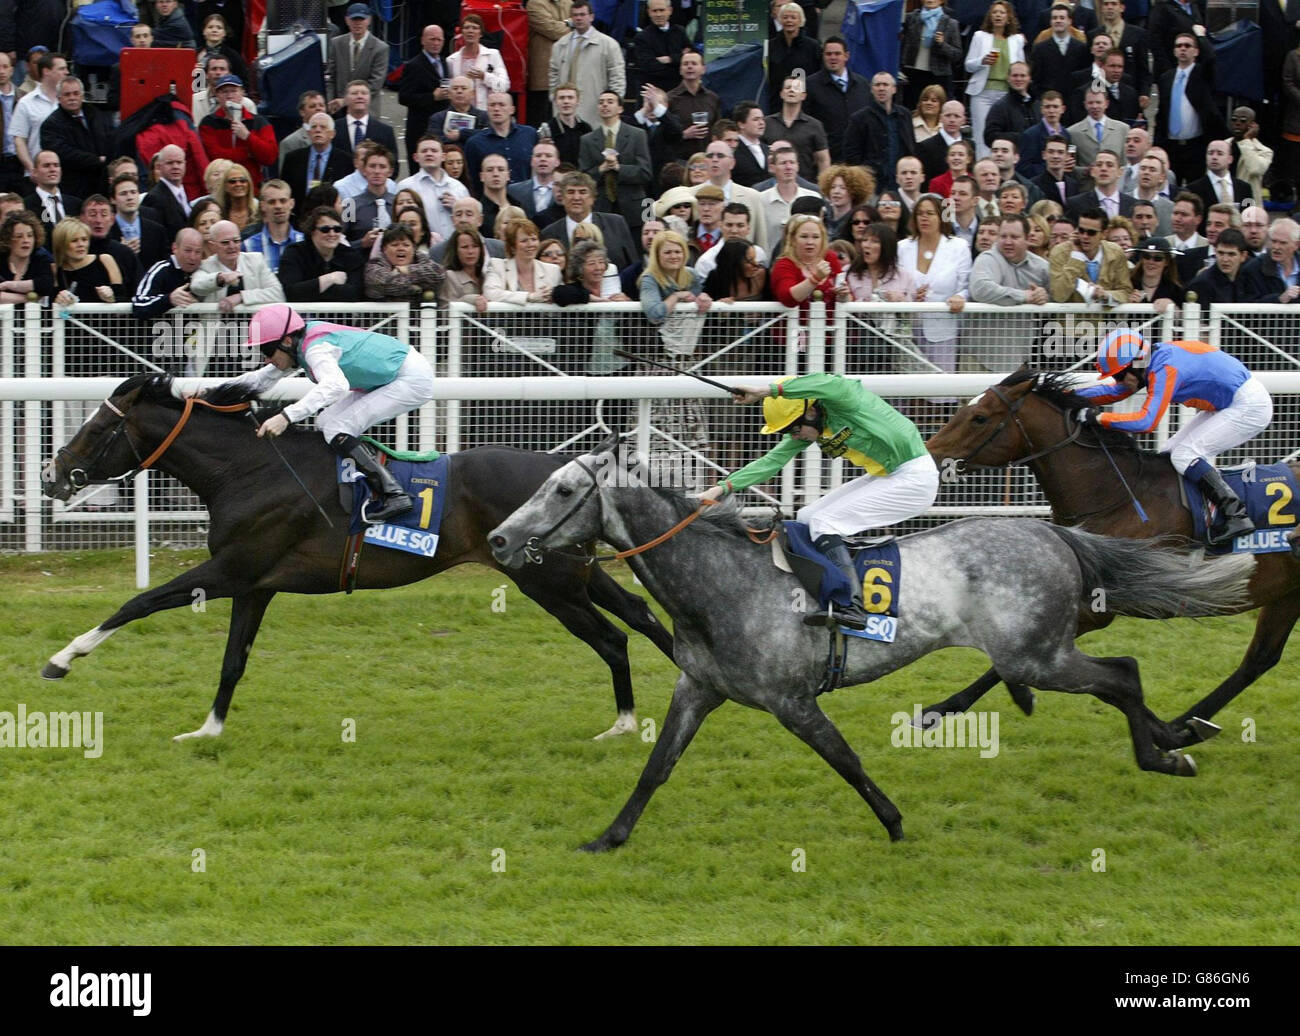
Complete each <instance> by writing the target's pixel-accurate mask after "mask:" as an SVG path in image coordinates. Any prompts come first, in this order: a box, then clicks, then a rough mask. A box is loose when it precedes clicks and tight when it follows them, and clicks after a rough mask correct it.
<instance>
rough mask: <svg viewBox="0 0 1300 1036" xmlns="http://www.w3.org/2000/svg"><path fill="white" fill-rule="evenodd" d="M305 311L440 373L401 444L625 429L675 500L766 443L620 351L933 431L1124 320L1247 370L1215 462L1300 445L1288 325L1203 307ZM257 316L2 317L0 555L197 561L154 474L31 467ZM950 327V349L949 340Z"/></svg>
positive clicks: (1027, 506)
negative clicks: (877, 408) (68, 484)
mask: <svg viewBox="0 0 1300 1036" xmlns="http://www.w3.org/2000/svg"><path fill="white" fill-rule="evenodd" d="M299 310H300V312H302V313H303V314H304V316H306V317H307V318H308V319H312V318H320V319H327V320H331V321H334V322H338V323H346V324H349V325H352V326H363V327H371V328H374V329H375V330H378V331H382V332H384V333H388V334H392V335H394V336H395V337H398V338H400V339H402V340H404V341H408V342H410V343H411V344H412V345H414V346H415V347H416V348H418V349H420V350H421V352H422V353H424V355H426V356H427V357H428V358H429V359H430V361H431V362H432V363H433V364H434V365H435V368H436V370H437V371H438V374H439V379H438V382H437V385H436V391H435V395H434V399H433V400H432V401H431V402H430V403H428V404H427V405H426V406H424V407H422V408H420V410H419V411H417V412H415V413H413V414H411V415H408V416H405V417H403V418H399V419H398V420H396V421H394V422H390V423H389V424H388V425H387V426H384V427H381V428H380V429H378V433H379V437H380V438H381V439H383V440H384V441H386V442H389V443H390V444H392V445H395V446H398V447H399V448H403V449H427V448H439V449H445V450H449V451H450V450H458V449H467V448H472V447H474V446H478V445H486V444H488V443H504V444H507V445H514V446H520V447H523V448H530V449H540V450H553V451H558V452H576V451H580V450H584V449H588V448H590V447H592V446H594V445H595V444H596V443H597V442H599V441H600V440H602V439H603V438H605V436H606V435H608V433H609V432H610V431H619V432H622V433H626V434H627V436H628V446H629V448H628V453H629V456H630V457H635V458H636V459H637V462H638V463H639V464H640V470H641V471H642V472H643V473H644V475H645V476H646V477H649V478H651V479H654V480H656V481H658V482H659V483H660V484H665V485H671V486H676V487H679V488H681V489H683V490H685V491H690V490H694V489H703V488H706V487H707V486H708V485H711V484H713V482H714V481H715V480H716V479H717V478H718V477H720V475H722V474H724V473H726V472H729V471H731V470H734V469H735V468H736V467H739V466H741V465H742V464H744V463H747V462H748V461H749V460H752V459H753V458H754V457H756V456H758V455H759V453H760V452H762V451H763V450H764V449H765V448H766V447H768V446H770V445H771V444H772V442H773V440H772V439H771V438H770V437H763V436H760V435H759V434H758V426H759V424H760V421H759V420H758V417H759V415H758V412H757V408H753V407H737V406H735V405H734V404H732V403H731V402H730V399H729V397H728V395H727V394H726V393H725V392H724V391H722V390H721V389H717V388H712V387H709V386H707V385H704V384H702V383H700V382H698V381H696V380H694V379H693V378H690V377H683V376H678V375H673V374H671V373H668V372H665V371H662V370H659V369H657V368H655V367H652V366H650V365H649V364H646V363H643V362H639V361H625V360H623V359H621V358H619V357H617V356H615V355H614V353H613V350H614V349H615V348H619V349H627V350H630V351H632V352H633V353H634V354H636V355H637V356H639V357H643V358H645V359H653V360H658V361H661V362H664V363H669V364H673V365H675V366H678V367H680V368H681V369H683V370H687V371H691V372H694V373H697V374H701V375H704V376H706V377H710V378H714V379H716V380H718V381H721V382H723V383H725V384H741V385H745V384H751V383H752V384H765V383H767V382H768V381H771V380H775V379H776V378H779V377H782V376H786V375H790V374H797V373H801V372H806V371H810V370H830V371H835V372H838V373H843V374H846V375H850V376H854V377H858V378H860V379H861V380H862V381H863V383H864V384H866V385H867V387H868V388H870V389H871V390H872V391H874V392H876V393H878V394H880V395H881V396H883V397H885V398H887V399H889V400H890V401H891V402H892V403H894V405H895V406H897V407H899V409H900V410H902V411H903V412H904V413H905V414H907V415H908V416H910V417H912V418H913V419H914V420H916V421H917V423H918V425H919V426H920V427H921V430H922V433H923V434H930V433H931V432H932V431H934V430H935V429H936V428H937V427H938V426H939V425H940V424H941V423H942V422H943V421H944V420H946V419H947V418H948V417H949V416H950V415H951V413H952V412H953V411H954V410H955V409H956V407H957V406H958V405H960V403H962V402H964V401H966V400H968V399H970V398H972V397H974V396H976V395H978V394H979V393H980V392H981V391H982V390H983V389H984V388H986V387H987V386H988V385H990V384H992V383H993V382H995V381H998V380H1001V378H1003V377H1004V376H1006V374H1007V373H1009V372H1010V371H1012V370H1014V369H1015V368H1016V367H1018V366H1019V365H1020V364H1021V363H1022V362H1027V363H1030V364H1031V365H1033V366H1034V367H1035V368H1036V369H1044V370H1052V371H1067V372H1069V371H1074V372H1077V373H1078V375H1079V377H1080V379H1081V380H1084V381H1090V380H1093V379H1094V378H1095V374H1094V373H1093V370H1092V358H1093V356H1094V355H1095V352H1096V344H1097V342H1098V341H1099V340H1100V338H1101V337H1104V334H1105V332H1106V331H1107V330H1109V328H1110V327H1113V326H1119V325H1120V324H1136V325H1137V326H1139V327H1141V328H1142V329H1143V330H1144V331H1145V333H1147V334H1148V335H1149V336H1151V337H1153V338H1157V339H1170V338H1177V337H1197V336H1200V335H1201V332H1202V331H1204V332H1205V337H1207V338H1208V340H1210V341H1212V342H1215V343H1216V344H1222V345H1223V347H1224V348H1226V349H1228V351H1230V352H1234V353H1237V354H1239V355H1242V357H1243V359H1245V360H1246V361H1247V362H1248V363H1249V364H1250V365H1251V366H1252V368H1253V369H1254V370H1256V372H1257V374H1258V376H1259V377H1260V379H1261V380H1262V381H1263V382H1264V384H1265V385H1266V386H1267V387H1268V388H1269V389H1270V391H1272V392H1273V393H1274V397H1275V403H1276V405H1277V414H1276V417H1275V419H1274V424H1273V427H1272V428H1270V430H1269V431H1268V432H1266V433H1265V434H1264V435H1263V436H1261V437H1259V438H1257V439H1256V440H1254V441H1253V442H1252V443H1250V444H1248V445H1247V446H1246V447H1244V448H1243V449H1242V450H1240V451H1234V455H1233V456H1225V457H1221V458H1220V462H1221V463H1233V462H1239V461H1241V460H1244V459H1246V458H1248V457H1251V458H1255V459H1258V460H1260V461H1272V460H1279V459H1283V458H1286V457H1291V458H1294V457H1295V456H1296V455H1297V443H1298V442H1300V342H1298V341H1297V334H1298V333H1300V310H1295V309H1293V307H1287V306H1251V307H1220V306H1216V307H1213V309H1211V310H1210V311H1209V312H1208V313H1207V314H1202V312H1201V310H1200V308H1199V307H1197V306H1188V307H1185V308H1184V309H1183V310H1182V311H1178V310H1173V309H1170V310H1168V311H1166V312H1165V313H1164V314H1156V313H1155V312H1154V311H1153V310H1152V309H1151V308H1150V307H1137V306H1132V307H1129V306H1125V307H1119V308H1117V309H1106V310H1103V309H1099V308H1098V307H1088V306H1047V307H998V306H979V305H968V306H967V307H966V308H965V309H964V311H963V312H962V313H961V314H959V315H956V316H954V315H953V314H951V313H949V312H948V310H947V308H946V306H944V305H943V304H942V303H929V304H888V303H849V304H843V305H840V306H837V307H835V309H834V311H833V313H831V314H830V315H829V316H828V315H827V313H826V308H825V307H824V306H823V305H821V304H820V303H814V304H813V305H812V306H811V307H810V310H809V313H808V314H807V315H806V316H805V315H801V314H800V313H799V312H798V311H797V310H790V309H787V308H786V307H783V306H779V305H775V304H771V303H745V304H740V305H734V306H723V305H718V306H715V307H713V309H712V310H710V312H709V313H708V314H704V315H700V314H697V313H695V312H694V308H693V307H684V312H681V313H679V314H677V319H674V320H672V321H670V322H669V324H668V326H667V327H664V328H662V329H661V328H656V327H653V326H651V325H650V324H649V323H648V322H647V321H646V320H645V319H644V317H643V315H642V312H641V309H640V307H639V305H637V304H635V303H618V304H598V305H593V306H585V307H567V308H564V309H559V308H556V307H551V306H529V307H527V308H524V307H518V306H509V305H505V304H501V305H492V306H489V307H488V310H487V312H485V313H479V312H478V311H477V310H476V309H475V308H474V307H472V306H468V305H465V304H454V305H452V306H451V307H448V308H440V307H436V306H432V305H424V306H416V307H409V306H406V305H391V304H389V305H382V304H371V303H365V304H362V305H342V306H340V305H319V306H311V307H307V306H303V307H299ZM1293 312H1294V313H1295V315H1292V313H1293ZM250 314H251V310H236V311H234V312H232V313H229V314H223V313H220V312H219V311H218V310H217V308H216V307H215V306H194V307H190V308H188V309H185V310H183V311H179V312H178V313H176V314H168V315H167V316H166V317H165V318H160V319H159V320H157V321H136V320H134V319H133V318H132V317H131V315H130V307H129V306H120V305H78V306H75V307H71V309H70V310H62V309H61V308H60V307H55V308H54V309H53V310H51V309H49V308H43V307H40V306H37V305H28V306H20V307H0V334H3V346H2V348H0V550H3V551H11V552H16V551H20V552H37V551H46V550H68V549H76V550H84V549H95V548H104V547H132V546H133V547H134V549H135V554H136V563H137V568H136V572H137V582H138V583H139V585H141V586H145V585H147V582H148V556H149V551H150V549H151V548H153V547H197V546H201V545H202V543H203V537H204V535H205V533H206V528H207V514H206V512H205V511H204V509H203V508H202V506H201V504H200V503H199V501H198V500H197V498H195V497H194V495H193V494H192V493H190V492H189V491H188V490H186V489H185V488H184V487H183V486H181V485H179V484H178V483H176V482H175V481H174V480H172V479H171V478H169V477H168V476H165V475H162V474H161V473H157V472H145V473H141V474H140V475H138V476H137V477H136V478H135V479H134V480H133V484H132V485H131V486H129V487H126V486H116V485H109V486H91V487H88V488H87V490H85V491H84V492H82V493H80V494H78V496H77V497H75V498H74V499H73V500H71V501H69V502H67V503H66V504H64V503H62V502H59V501H49V500H45V499H44V498H43V497H42V496H41V493H40V469H41V465H42V464H43V463H44V461H45V460H46V459H47V458H48V457H50V456H51V455H52V454H53V452H54V450H55V449H56V448H57V447H58V446H60V445H63V444H64V443H66V442H67V441H68V440H69V439H70V438H71V437H72V435H73V434H74V433H75V430H76V428H77V427H78V426H79V424H80V423H81V421H82V420H84V418H85V416H87V415H88V414H89V413H91V412H93V409H94V407H95V405H96V404H97V403H98V402H99V401H100V400H102V399H104V398H105V397H106V396H107V395H108V393H109V392H111V390H112V389H113V388H114V387H115V386H116V385H117V384H118V383H119V382H120V381H121V380H122V379H123V378H124V377H127V376H129V375H131V374H135V373H140V372H144V371H167V372H169V373H172V374H174V375H175V376H176V377H177V379H178V384H179V385H180V387H182V388H193V387H198V386H200V385H205V384H216V383H219V382H220V381H221V380H224V379H225V378H228V377H231V376H234V375H236V374H238V373H241V372H242V371H243V370H247V369H251V368H252V367H253V366H255V365H257V364H258V363H260V362H261V358H260V356H257V355H251V354H249V352H248V351H247V350H244V349H243V347H242V342H243V335H244V333H245V331H246V327H247V321H248V318H249V315H250ZM949 333H952V334H954V335H955V338H945V337H944V336H945V335H946V334H949ZM947 367H955V368H957V369H956V370H948V369H946V368H947ZM307 387H308V386H307V384H306V382H305V380H304V379H301V378H291V379H285V381H284V382H282V383H281V384H280V385H279V386H277V388H276V390H275V391H274V392H273V393H272V394H271V398H272V399H273V400H284V401H288V400H291V399H294V398H298V397H300V396H301V395H302V394H303V393H304V392H305V391H306V390H307ZM1140 399H1141V397H1139V401H1140ZM1129 405H1131V406H1136V405H1138V401H1131V402H1130V403H1129ZM1175 409H1176V410H1179V409H1181V408H1175ZM1186 416H1187V417H1188V418H1190V416H1192V413H1191V412H1188V413H1187V415H1186ZM1183 418H1184V415H1183V414H1182V413H1179V412H1171V413H1170V414H1169V415H1167V416H1166V418H1165V420H1164V421H1163V422H1162V423H1161V425H1160V426H1159V427H1158V428H1157V429H1156V430H1155V431H1154V432H1153V433H1152V434H1150V435H1148V436H1144V437H1142V439H1143V442H1144V444H1145V445H1148V446H1150V447H1153V448H1158V447H1159V446H1160V445H1161V444H1163V442H1164V441H1165V440H1167V438H1168V437H1169V435H1171V434H1173V433H1174V432H1176V431H1177V428H1178V422H1179V421H1180V420H1181V419H1183ZM1238 453H1239V454H1240V456H1236V455H1235V454H1238ZM850 477H853V471H852V469H846V468H845V465H844V462H843V461H842V460H826V459H823V458H822V457H821V456H820V452H819V451H818V450H817V449H816V447H810V448H809V450H808V451H807V452H806V453H805V455H804V457H803V458H801V460H800V462H799V463H798V464H795V465H790V466H788V467H787V469H786V471H785V472H783V474H782V476H781V478H780V479H778V480H775V481H774V482H773V483H772V484H769V485H768V486H765V487H756V488H755V489H754V490H751V491H750V492H749V493H748V494H747V495H746V501H745V502H746V504H747V505H748V506H749V507H751V508H755V509H759V510H766V509H769V508H771V507H773V506H777V507H780V508H781V509H782V510H783V511H784V512H785V513H787V514H790V513H793V512H794V511H795V510H797V509H798V507H799V506H801V505H802V504H803V503H804V502H807V501H810V500H813V499H817V498H818V497H820V496H821V495H822V494H823V493H825V492H826V491H827V490H829V489H831V488H833V487H835V486H836V485H839V484H840V482H841V481H842V480H844V479H845V478H850ZM1046 513H1047V508H1046V506H1045V503H1044V501H1043V499H1042V496H1041V494H1040V493H1039V492H1038V491H1037V488H1036V486H1035V485H1034V482H1033V478H1032V475H1031V474H1030V473H1029V472H1028V471H1027V470H1026V469H1023V468H1012V469H1007V470H996V471H982V472H975V473H972V474H971V475H969V476H968V477H966V478H964V479H962V480H961V481H960V482H959V483H957V484H953V485H945V486H944V487H943V489H942V490H941V493H940V497H939V500H938V501H937V502H936V504H935V506H934V507H933V508H932V509H931V510H930V511H929V512H927V516H926V517H925V519H922V520H918V522H916V523H911V524H910V525H909V526H908V527H907V528H906V529H903V530H900V531H910V529H912V528H918V527H923V526H924V524H926V523H929V524H933V523H934V522H935V521H939V520H948V519H950V518H954V517H960V516H967V515H973V514H984V515H1011V514H1029V515H1045V514H1046Z"/></svg>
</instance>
